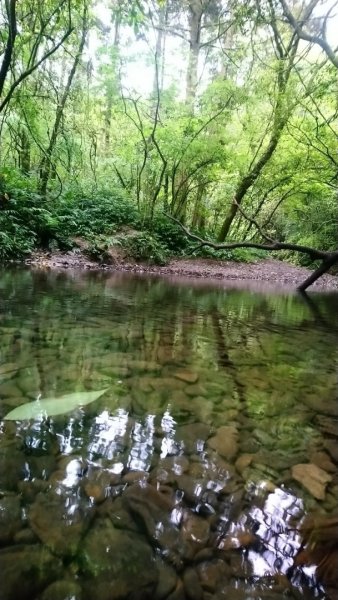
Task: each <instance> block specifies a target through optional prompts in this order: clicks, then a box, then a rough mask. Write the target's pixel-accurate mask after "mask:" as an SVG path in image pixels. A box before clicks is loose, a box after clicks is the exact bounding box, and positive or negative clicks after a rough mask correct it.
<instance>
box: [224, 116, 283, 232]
mask: <svg viewBox="0 0 338 600" xmlns="http://www.w3.org/2000/svg"><path fill="white" fill-rule="evenodd" d="M285 124H286V121H285V123H283V124H281V126H280V129H279V130H278V132H276V133H275V135H272V137H271V139H270V142H269V145H268V147H267V149H266V150H265V152H264V154H263V155H262V156H261V158H260V159H259V161H258V162H257V163H256V165H255V166H254V167H253V168H252V170H251V171H249V173H247V174H246V175H245V176H244V177H243V179H242V180H241V181H240V183H239V184H238V186H237V189H236V192H235V196H234V200H233V203H232V204H231V207H230V210H229V212H228V215H227V216H226V218H225V219H224V221H223V224H222V227H221V230H220V232H219V236H218V241H219V242H224V241H225V240H226V238H227V236H228V233H229V230H230V227H231V225H232V222H233V220H234V219H235V217H236V215H237V211H238V206H240V204H241V203H242V200H243V198H244V196H245V194H246V193H247V191H248V190H249V189H250V188H251V186H252V185H253V184H254V183H255V181H256V179H257V178H258V177H259V175H260V173H261V171H262V169H263V168H264V166H265V165H266V164H267V163H268V162H269V160H270V158H271V156H272V155H273V153H274V151H275V150H276V148H277V145H278V141H279V138H280V136H281V134H282V131H283V128H284V126H285Z"/></svg>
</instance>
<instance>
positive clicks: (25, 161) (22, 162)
mask: <svg viewBox="0 0 338 600" xmlns="http://www.w3.org/2000/svg"><path fill="white" fill-rule="evenodd" d="M19 139H20V142H19V143H20V146H19V148H18V153H19V167H20V169H21V171H22V173H24V175H28V173H29V171H30V167H31V156H30V150H31V148H30V140H29V137H28V135H27V133H26V130H25V129H24V128H20V131H19Z"/></svg>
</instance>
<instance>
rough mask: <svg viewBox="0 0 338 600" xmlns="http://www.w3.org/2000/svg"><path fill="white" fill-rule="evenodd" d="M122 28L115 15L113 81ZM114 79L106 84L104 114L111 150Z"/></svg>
mask: <svg viewBox="0 0 338 600" xmlns="http://www.w3.org/2000/svg"><path fill="white" fill-rule="evenodd" d="M120 28H121V21H120V19H119V17H117V16H116V17H115V29H114V42H113V49H114V60H113V65H112V67H113V70H114V74H113V81H114V82H115V78H116V63H117V57H118V50H119V44H120ZM113 81H112V79H111V78H109V80H108V81H107V84H106V110H105V115H104V147H105V151H106V152H109V150H110V127H111V113H112V109H113V101H114V98H113V91H114V83H113Z"/></svg>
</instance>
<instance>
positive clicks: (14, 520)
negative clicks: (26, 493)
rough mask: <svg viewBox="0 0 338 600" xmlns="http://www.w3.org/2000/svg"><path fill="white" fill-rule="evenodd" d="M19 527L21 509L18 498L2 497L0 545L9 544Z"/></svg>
mask: <svg viewBox="0 0 338 600" xmlns="http://www.w3.org/2000/svg"><path fill="white" fill-rule="evenodd" d="M21 527H22V524H21V507H20V500H19V498H18V496H14V495H8V496H4V497H3V498H1V499H0V545H2V546H4V545H6V544H9V543H10V542H11V541H12V540H13V538H14V536H15V534H16V533H17V532H18V531H19V530H20V529H21Z"/></svg>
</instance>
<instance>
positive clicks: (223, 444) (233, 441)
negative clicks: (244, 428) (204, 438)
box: [208, 425, 238, 460]
mask: <svg viewBox="0 0 338 600" xmlns="http://www.w3.org/2000/svg"><path fill="white" fill-rule="evenodd" d="M208 446H209V447H210V448H212V449H213V450H216V452H218V454H219V455H220V456H223V458H227V459H228V460H231V459H232V458H233V457H234V456H236V454H237V452H238V431H237V429H236V427H234V426H233V425H223V426H222V427H219V428H218V430H217V433H216V435H215V436H213V437H212V438H210V439H209V440H208Z"/></svg>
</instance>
